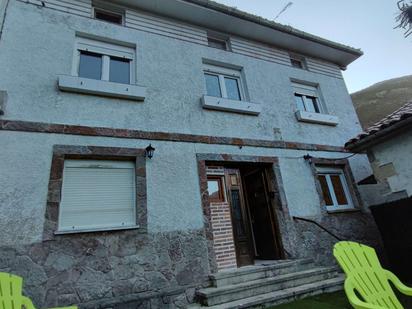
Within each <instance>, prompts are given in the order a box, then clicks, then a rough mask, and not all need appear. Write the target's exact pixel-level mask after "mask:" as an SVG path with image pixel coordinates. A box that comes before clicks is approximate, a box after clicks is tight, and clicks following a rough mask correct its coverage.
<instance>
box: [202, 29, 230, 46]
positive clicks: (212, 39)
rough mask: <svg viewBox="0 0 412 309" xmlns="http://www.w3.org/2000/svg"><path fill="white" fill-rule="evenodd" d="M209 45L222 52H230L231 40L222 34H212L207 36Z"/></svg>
mask: <svg viewBox="0 0 412 309" xmlns="http://www.w3.org/2000/svg"><path fill="white" fill-rule="evenodd" d="M207 44H208V45H209V47H213V48H218V49H222V50H230V44H229V38H228V37H227V36H224V35H222V34H216V33H210V32H208V34H207Z"/></svg>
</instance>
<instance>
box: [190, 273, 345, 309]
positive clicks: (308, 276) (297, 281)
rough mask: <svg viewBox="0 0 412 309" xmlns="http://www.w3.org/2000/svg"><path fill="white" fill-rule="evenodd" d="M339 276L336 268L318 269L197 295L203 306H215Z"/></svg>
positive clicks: (200, 292) (212, 288)
mask: <svg viewBox="0 0 412 309" xmlns="http://www.w3.org/2000/svg"><path fill="white" fill-rule="evenodd" d="M337 275H338V268H337V267H335V266H332V267H317V268H312V269H309V270H303V271H298V272H293V273H289V274H284V275H278V276H276V277H269V278H262V279H257V280H252V281H248V282H242V283H239V284H231V285H226V286H222V287H211V288H205V289H201V290H199V291H197V293H196V294H197V296H198V298H199V300H200V302H201V304H203V305H207V306H213V305H218V304H223V303H228V302H233V301H236V300H239V299H243V298H248V297H253V296H257V295H260V294H266V293H270V292H274V291H278V290H283V289H289V288H293V287H297V286H300V285H305V284H309V283H315V282H322V281H324V280H328V279H331V278H334V277H336V276H337Z"/></svg>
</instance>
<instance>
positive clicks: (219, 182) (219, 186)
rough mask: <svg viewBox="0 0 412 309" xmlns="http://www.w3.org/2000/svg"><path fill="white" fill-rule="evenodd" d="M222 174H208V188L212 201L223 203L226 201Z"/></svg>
mask: <svg viewBox="0 0 412 309" xmlns="http://www.w3.org/2000/svg"><path fill="white" fill-rule="evenodd" d="M224 187H225V186H224V181H223V177H222V176H208V178H207V190H208V192H209V201H210V202H211V203H223V202H224V201H225V189H224Z"/></svg>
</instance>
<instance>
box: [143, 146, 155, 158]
mask: <svg viewBox="0 0 412 309" xmlns="http://www.w3.org/2000/svg"><path fill="white" fill-rule="evenodd" d="M155 150H156V149H155V148H153V147H152V144H149V146H147V147H146V153H145V155H146V157H147V158H149V159H151V158H153V154H154V151H155Z"/></svg>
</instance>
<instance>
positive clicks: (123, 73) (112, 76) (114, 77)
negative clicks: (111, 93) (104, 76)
mask: <svg viewBox="0 0 412 309" xmlns="http://www.w3.org/2000/svg"><path fill="white" fill-rule="evenodd" d="M109 80H110V81H111V82H114V83H121V84H130V60H129V59H123V58H117V57H110V70H109Z"/></svg>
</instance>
